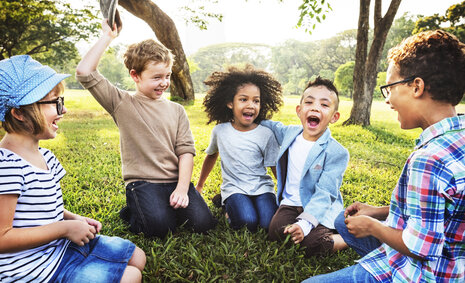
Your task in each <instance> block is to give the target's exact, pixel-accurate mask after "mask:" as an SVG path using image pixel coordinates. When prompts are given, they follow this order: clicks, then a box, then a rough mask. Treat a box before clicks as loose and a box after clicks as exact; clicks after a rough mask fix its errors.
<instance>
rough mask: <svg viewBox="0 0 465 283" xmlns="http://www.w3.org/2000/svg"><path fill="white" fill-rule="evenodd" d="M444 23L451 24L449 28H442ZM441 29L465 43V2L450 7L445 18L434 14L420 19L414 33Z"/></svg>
mask: <svg viewBox="0 0 465 283" xmlns="http://www.w3.org/2000/svg"><path fill="white" fill-rule="evenodd" d="M443 23H449V27H445V28H443V27H441V25H442V24H443ZM439 28H442V29H444V30H446V31H448V32H450V33H452V34H454V35H455V36H457V38H458V39H459V40H460V41H462V42H465V1H463V2H462V3H458V4H454V5H452V6H450V7H449V8H448V9H447V11H446V13H445V15H444V16H439V14H434V15H432V16H427V17H423V16H422V17H420V18H419V19H418V20H417V21H416V23H415V29H414V31H413V33H419V32H422V31H425V30H434V29H439Z"/></svg>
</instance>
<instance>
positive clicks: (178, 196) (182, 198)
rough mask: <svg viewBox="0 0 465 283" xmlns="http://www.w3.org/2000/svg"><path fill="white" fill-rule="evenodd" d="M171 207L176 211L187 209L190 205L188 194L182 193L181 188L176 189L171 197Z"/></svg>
mask: <svg viewBox="0 0 465 283" xmlns="http://www.w3.org/2000/svg"><path fill="white" fill-rule="evenodd" d="M170 205H171V206H172V207H173V208H174V209H178V208H180V207H181V208H186V207H187V206H188V205H189V196H188V195H187V192H181V191H180V189H179V188H176V189H175V190H174V192H173V193H172V194H171V196H170Z"/></svg>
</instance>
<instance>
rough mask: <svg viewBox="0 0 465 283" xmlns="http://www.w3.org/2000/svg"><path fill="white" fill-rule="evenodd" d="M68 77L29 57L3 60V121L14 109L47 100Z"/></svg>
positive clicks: (0, 113) (0, 118) (0, 97)
mask: <svg viewBox="0 0 465 283" xmlns="http://www.w3.org/2000/svg"><path fill="white" fill-rule="evenodd" d="M69 76H70V75H69V74H57V72H55V70H53V69H52V68H50V67H49V66H44V65H42V64H40V63H39V62H37V61H36V60H34V59H32V58H31V57H30V56H29V55H17V56H12V57H10V58H8V59H4V60H1V61H0V121H5V114H6V112H7V111H9V110H10V109H11V108H19V106H21V105H28V104H32V103H34V102H37V101H39V100H41V99H42V98H44V97H45V96H46V95H47V94H48V93H49V92H50V91H51V90H52V89H53V88H54V87H55V86H56V85H57V84H58V83H59V82H61V81H62V80H64V79H65V78H67V77H69Z"/></svg>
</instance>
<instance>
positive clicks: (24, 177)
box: [0, 148, 69, 282]
mask: <svg viewBox="0 0 465 283" xmlns="http://www.w3.org/2000/svg"><path fill="white" fill-rule="evenodd" d="M39 151H40V153H41V154H42V155H43V157H44V160H45V162H46V163H47V167H48V168H49V170H43V169H39V168H37V167H35V166H33V165H31V164H30V163H29V162H27V161H26V160H24V159H23V158H21V157H20V156H18V155H17V154H15V153H13V152H11V151H9V150H7V149H3V148H0V180H1V181H0V194H14V195H18V201H17V204H16V210H15V214H14V219H13V228H26V227H35V226H41V225H46V224H50V223H53V222H57V221H61V220H63V212H64V208H63V198H62V194H61V188H60V180H61V178H63V176H64V175H65V173H66V172H65V170H64V168H63V167H62V166H61V164H60V162H59V161H58V159H57V158H56V157H55V155H53V153H52V152H51V151H49V150H48V149H44V148H39ZM68 244H69V241H68V240H66V239H57V240H54V241H52V242H50V243H48V244H45V245H42V246H39V247H36V248H33V249H29V250H24V251H20V252H14V253H3V254H0V282H13V281H14V282H47V281H48V280H50V278H51V277H52V275H53V273H54V272H55V271H56V269H57V267H58V265H59V264H60V261H61V259H62V257H63V254H64V252H65V250H66V247H67V246H68Z"/></svg>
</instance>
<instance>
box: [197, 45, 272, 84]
mask: <svg viewBox="0 0 465 283" xmlns="http://www.w3.org/2000/svg"><path fill="white" fill-rule="evenodd" d="M269 54H270V47H269V46H268V45H264V44H250V43H222V44H215V45H210V46H207V47H203V48H200V49H199V50H198V51H197V52H196V53H194V54H193V55H192V56H190V57H189V59H188V62H189V66H190V67H194V66H195V70H194V71H193V72H191V78H192V82H193V84H194V89H195V91H196V92H205V91H206V90H207V88H206V86H205V85H204V84H203V82H204V81H205V79H206V78H207V77H208V76H209V75H210V74H211V73H213V72H215V71H221V70H224V69H225V68H226V67H227V66H230V65H239V64H245V63H249V64H252V65H254V66H255V67H257V68H261V69H267V67H268V62H269V59H270V55H269Z"/></svg>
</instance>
